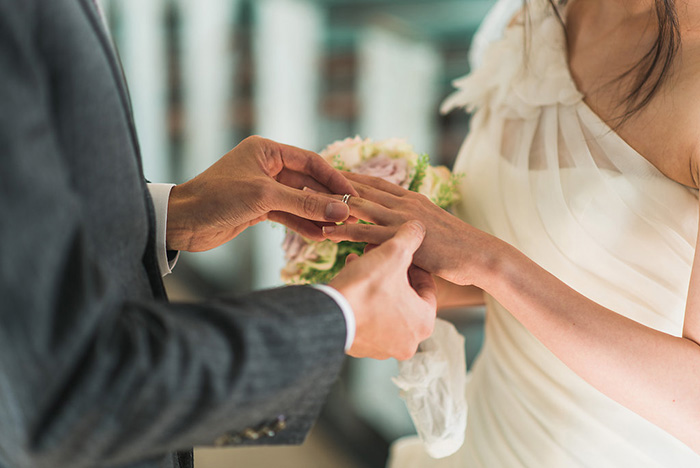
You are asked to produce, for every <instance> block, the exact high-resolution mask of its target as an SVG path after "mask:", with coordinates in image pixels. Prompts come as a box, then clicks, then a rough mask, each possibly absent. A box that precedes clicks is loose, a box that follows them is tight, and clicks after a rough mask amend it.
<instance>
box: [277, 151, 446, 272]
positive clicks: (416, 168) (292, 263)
mask: <svg viewBox="0 0 700 468" xmlns="http://www.w3.org/2000/svg"><path fill="white" fill-rule="evenodd" d="M320 155H321V156H322V157H323V158H325V159H326V161H328V162H329V163H331V164H332V165H333V166H334V167H335V168H336V169H339V170H342V171H349V172H355V173H358V174H367V175H371V176H375V177H380V178H382V179H384V180H386V181H388V182H392V183H394V184H396V185H399V186H401V187H403V188H405V189H408V190H411V191H413V192H418V193H422V194H423V195H425V196H427V197H428V198H430V199H431V200H432V201H433V202H434V203H435V204H436V205H438V206H440V207H441V208H447V207H449V206H450V205H451V204H452V203H454V202H455V201H456V199H457V179H458V178H457V176H455V175H454V174H452V173H451V172H450V171H449V169H447V168H446V167H444V166H438V167H434V166H431V165H430V162H429V158H428V155H426V154H423V155H418V154H416V153H415V152H414V151H413V147H411V145H410V144H408V143H407V142H406V141H404V140H401V139H391V140H385V141H378V142H374V141H372V140H370V139H365V140H363V139H361V138H360V137H355V138H347V139H345V140H342V141H337V142H334V143H331V144H330V145H329V146H327V147H326V148H325V149H324V150H323V151H321V153H320ZM360 222H363V221H360ZM365 245H366V244H364V243H361V242H340V243H337V244H336V243H334V242H332V241H330V240H325V241H322V242H317V241H312V240H309V239H306V238H304V237H302V236H300V235H299V234H296V233H294V232H292V231H287V236H286V238H285V240H284V244H283V246H282V247H283V249H284V251H285V258H286V260H287V264H286V266H285V267H284V268H283V269H282V280H284V281H285V282H286V283H295V284H309V283H328V282H329V281H330V280H332V279H333V278H334V277H335V275H337V274H338V272H339V271H340V270H341V269H342V268H343V266H344V265H345V259H346V257H347V256H348V255H350V254H351V253H356V254H358V255H362V253H363V252H364V248H365Z"/></svg>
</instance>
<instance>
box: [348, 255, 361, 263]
mask: <svg viewBox="0 0 700 468" xmlns="http://www.w3.org/2000/svg"><path fill="white" fill-rule="evenodd" d="M358 258H360V256H359V255H357V254H356V253H351V254H350V255H348V256H347V257H345V264H346V265H350V263H352V262H354V261H355V260H357V259H358Z"/></svg>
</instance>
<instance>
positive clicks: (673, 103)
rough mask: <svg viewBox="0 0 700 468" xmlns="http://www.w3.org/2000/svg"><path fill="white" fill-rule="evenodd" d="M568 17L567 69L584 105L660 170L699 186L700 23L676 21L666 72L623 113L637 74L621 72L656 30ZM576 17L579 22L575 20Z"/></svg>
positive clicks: (640, 56)
mask: <svg viewBox="0 0 700 468" xmlns="http://www.w3.org/2000/svg"><path fill="white" fill-rule="evenodd" d="M577 4H579V5H581V3H580V2H574V3H573V4H572V8H573V7H574V6H575V5H577ZM571 19H572V18H571V16H570V17H569V20H571ZM573 19H574V21H573V24H568V26H570V28H568V31H567V33H568V34H567V35H568V36H569V37H568V54H569V68H570V71H571V75H572V78H573V79H574V81H575V83H576V85H577V87H578V89H579V90H580V91H581V93H582V94H583V95H584V96H585V97H584V100H585V101H586V103H587V105H588V106H589V107H590V108H591V109H592V110H593V111H594V112H595V113H596V114H597V115H598V116H599V117H600V118H601V119H602V120H604V121H605V122H606V123H607V124H608V125H609V126H610V127H611V128H613V129H614V130H615V131H616V132H617V133H618V134H619V135H620V137H621V138H622V139H624V140H625V141H626V142H627V143H628V144H629V145H630V146H631V147H632V148H634V149H635V150H636V151H637V152H638V153H639V154H640V155H642V156H643V157H644V158H645V159H647V160H648V161H649V162H650V163H651V164H653V165H654V166H655V167H656V168H657V169H658V170H659V171H660V172H661V173H663V174H664V175H666V176H667V177H668V178H670V179H672V180H675V181H676V182H678V183H680V184H683V185H686V186H688V187H693V188H698V181H699V179H700V177H698V174H697V172H696V170H695V168H697V167H700V105H698V103H699V102H700V80H699V79H698V76H700V23H699V26H698V27H697V28H695V29H693V30H688V29H687V28H686V29H683V25H681V28H682V34H683V44H682V47H681V48H680V50H679V52H678V55H677V57H676V59H675V62H674V66H673V69H672V71H671V73H669V74H668V75H667V76H666V78H665V79H664V80H663V82H662V85H661V88H660V89H659V90H658V92H657V93H656V94H655V95H654V97H653V98H652V99H651V101H650V102H649V103H648V104H647V105H646V106H645V107H643V108H642V109H640V110H638V111H636V112H635V113H634V114H632V115H629V116H626V111H627V106H626V105H625V98H626V96H627V95H628V94H629V91H630V90H631V89H632V87H633V86H634V79H635V78H636V74H634V73H627V74H626V72H628V71H630V70H633V67H634V65H635V64H637V63H638V62H639V61H640V60H642V59H643V57H644V54H645V52H646V51H648V50H649V47H650V46H651V44H653V40H655V34H652V35H649V33H648V32H640V31H642V30H640V29H639V25H635V24H634V23H632V22H628V23H627V24H626V25H625V26H626V28H629V30H627V29H626V28H619V29H617V30H611V32H608V33H606V32H604V31H603V32H601V31H598V32H596V31H595V28H593V29H591V28H590V27H587V26H590V25H587V24H586V23H585V18H576V15H574V18H573ZM579 19H583V20H584V21H583V22H579V23H580V24H577V21H578V20H579ZM640 24H641V23H640ZM635 31H636V32H635ZM635 37H636V39H635ZM640 38H641V39H640ZM647 46H648V47H647Z"/></svg>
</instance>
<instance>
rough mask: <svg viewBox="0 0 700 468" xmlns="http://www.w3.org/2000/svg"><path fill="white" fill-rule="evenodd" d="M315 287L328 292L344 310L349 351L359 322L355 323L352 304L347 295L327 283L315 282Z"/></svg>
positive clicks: (346, 341) (346, 349)
mask: <svg viewBox="0 0 700 468" xmlns="http://www.w3.org/2000/svg"><path fill="white" fill-rule="evenodd" d="M313 287H314V288H316V289H319V290H321V291H323V292H324V293H326V294H328V295H329V296H330V297H331V299H333V300H334V301H335V302H336V303H337V304H338V307H340V310H342V311H343V315H344V316H345V325H346V330H347V335H346V338H345V352H348V351H349V350H350V348H351V347H352V344H353V343H354V342H355V332H356V329H357V324H356V323H355V312H354V311H353V310H352V306H351V305H350V303H349V302H348V300H347V299H345V296H343V295H342V294H340V292H338V290H337V289H334V288H332V287H331V286H327V285H325V284H315V285H313Z"/></svg>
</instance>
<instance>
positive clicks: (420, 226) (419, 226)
mask: <svg viewBox="0 0 700 468" xmlns="http://www.w3.org/2000/svg"><path fill="white" fill-rule="evenodd" d="M410 223H411V224H412V225H414V226H415V227H417V228H418V229H420V231H421V232H422V233H423V234H425V232H426V231H425V226H423V223H421V222H420V221H415V220H414V221H410Z"/></svg>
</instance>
